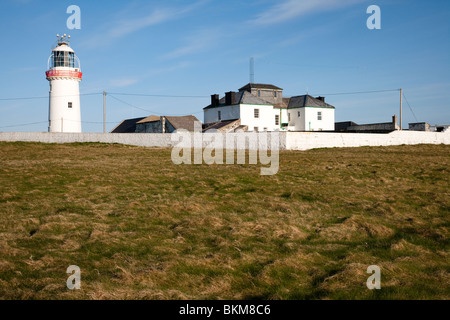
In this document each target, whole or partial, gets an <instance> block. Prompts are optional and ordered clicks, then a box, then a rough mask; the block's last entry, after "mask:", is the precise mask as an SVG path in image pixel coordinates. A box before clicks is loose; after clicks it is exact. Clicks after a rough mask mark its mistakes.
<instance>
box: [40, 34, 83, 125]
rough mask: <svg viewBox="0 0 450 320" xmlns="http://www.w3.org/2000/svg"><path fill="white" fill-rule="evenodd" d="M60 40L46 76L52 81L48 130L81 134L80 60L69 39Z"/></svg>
mask: <svg viewBox="0 0 450 320" xmlns="http://www.w3.org/2000/svg"><path fill="white" fill-rule="evenodd" d="M57 37H58V42H57V45H56V47H55V48H54V49H53V50H52V54H51V55H50V58H49V59H48V68H47V70H48V71H47V72H46V73H45V74H46V76H47V80H48V81H49V82H50V92H49V112H48V131H49V132H81V110H80V87H79V83H80V81H81V76H82V73H81V67H80V60H79V59H78V57H77V56H76V55H75V51H73V49H72V48H71V47H70V42H69V41H70V36H68V35H66V34H64V35H62V36H59V35H57Z"/></svg>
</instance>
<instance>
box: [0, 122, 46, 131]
mask: <svg viewBox="0 0 450 320" xmlns="http://www.w3.org/2000/svg"><path fill="white" fill-rule="evenodd" d="M41 123H48V121H40V122H31V123H23V124H16V125H9V126H3V127H0V129H3V128H12V127H25V126H31V125H34V124H41Z"/></svg>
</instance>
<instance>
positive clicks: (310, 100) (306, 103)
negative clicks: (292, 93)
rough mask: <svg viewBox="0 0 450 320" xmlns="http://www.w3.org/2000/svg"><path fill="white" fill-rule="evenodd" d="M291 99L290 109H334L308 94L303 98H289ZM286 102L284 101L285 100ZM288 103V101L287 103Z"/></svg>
mask: <svg viewBox="0 0 450 320" xmlns="http://www.w3.org/2000/svg"><path fill="white" fill-rule="evenodd" d="M287 99H289V102H288V106H287V108H288V109H294V108H303V107H319V108H333V109H334V107H333V106H332V105H331V104H328V103H326V102H324V101H322V100H320V99H316V98H314V97H312V96H310V95H308V94H306V95H303V96H296V97H291V98H287ZM283 102H284V99H283ZM286 102H287V101H286Z"/></svg>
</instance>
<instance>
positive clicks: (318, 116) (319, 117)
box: [317, 111, 322, 120]
mask: <svg viewBox="0 0 450 320" xmlns="http://www.w3.org/2000/svg"><path fill="white" fill-rule="evenodd" d="M317 120H322V111H318V112H317Z"/></svg>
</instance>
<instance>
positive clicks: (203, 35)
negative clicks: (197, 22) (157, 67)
mask: <svg viewBox="0 0 450 320" xmlns="http://www.w3.org/2000/svg"><path fill="white" fill-rule="evenodd" d="M221 34H223V33H222V32H221V31H218V30H214V31H211V30H206V31H205V30H202V31H199V32H196V33H194V34H192V35H190V36H189V37H187V38H186V39H185V43H186V44H185V45H182V46H180V47H179V48H176V49H174V50H172V51H171V52H168V53H166V54H165V55H163V56H162V57H161V59H162V60H170V59H176V58H180V57H183V56H186V55H189V54H194V53H198V52H201V51H203V50H205V49H207V48H211V47H212V46H213V45H215V44H216V43H217V41H218V39H219V38H220V35H221Z"/></svg>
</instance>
